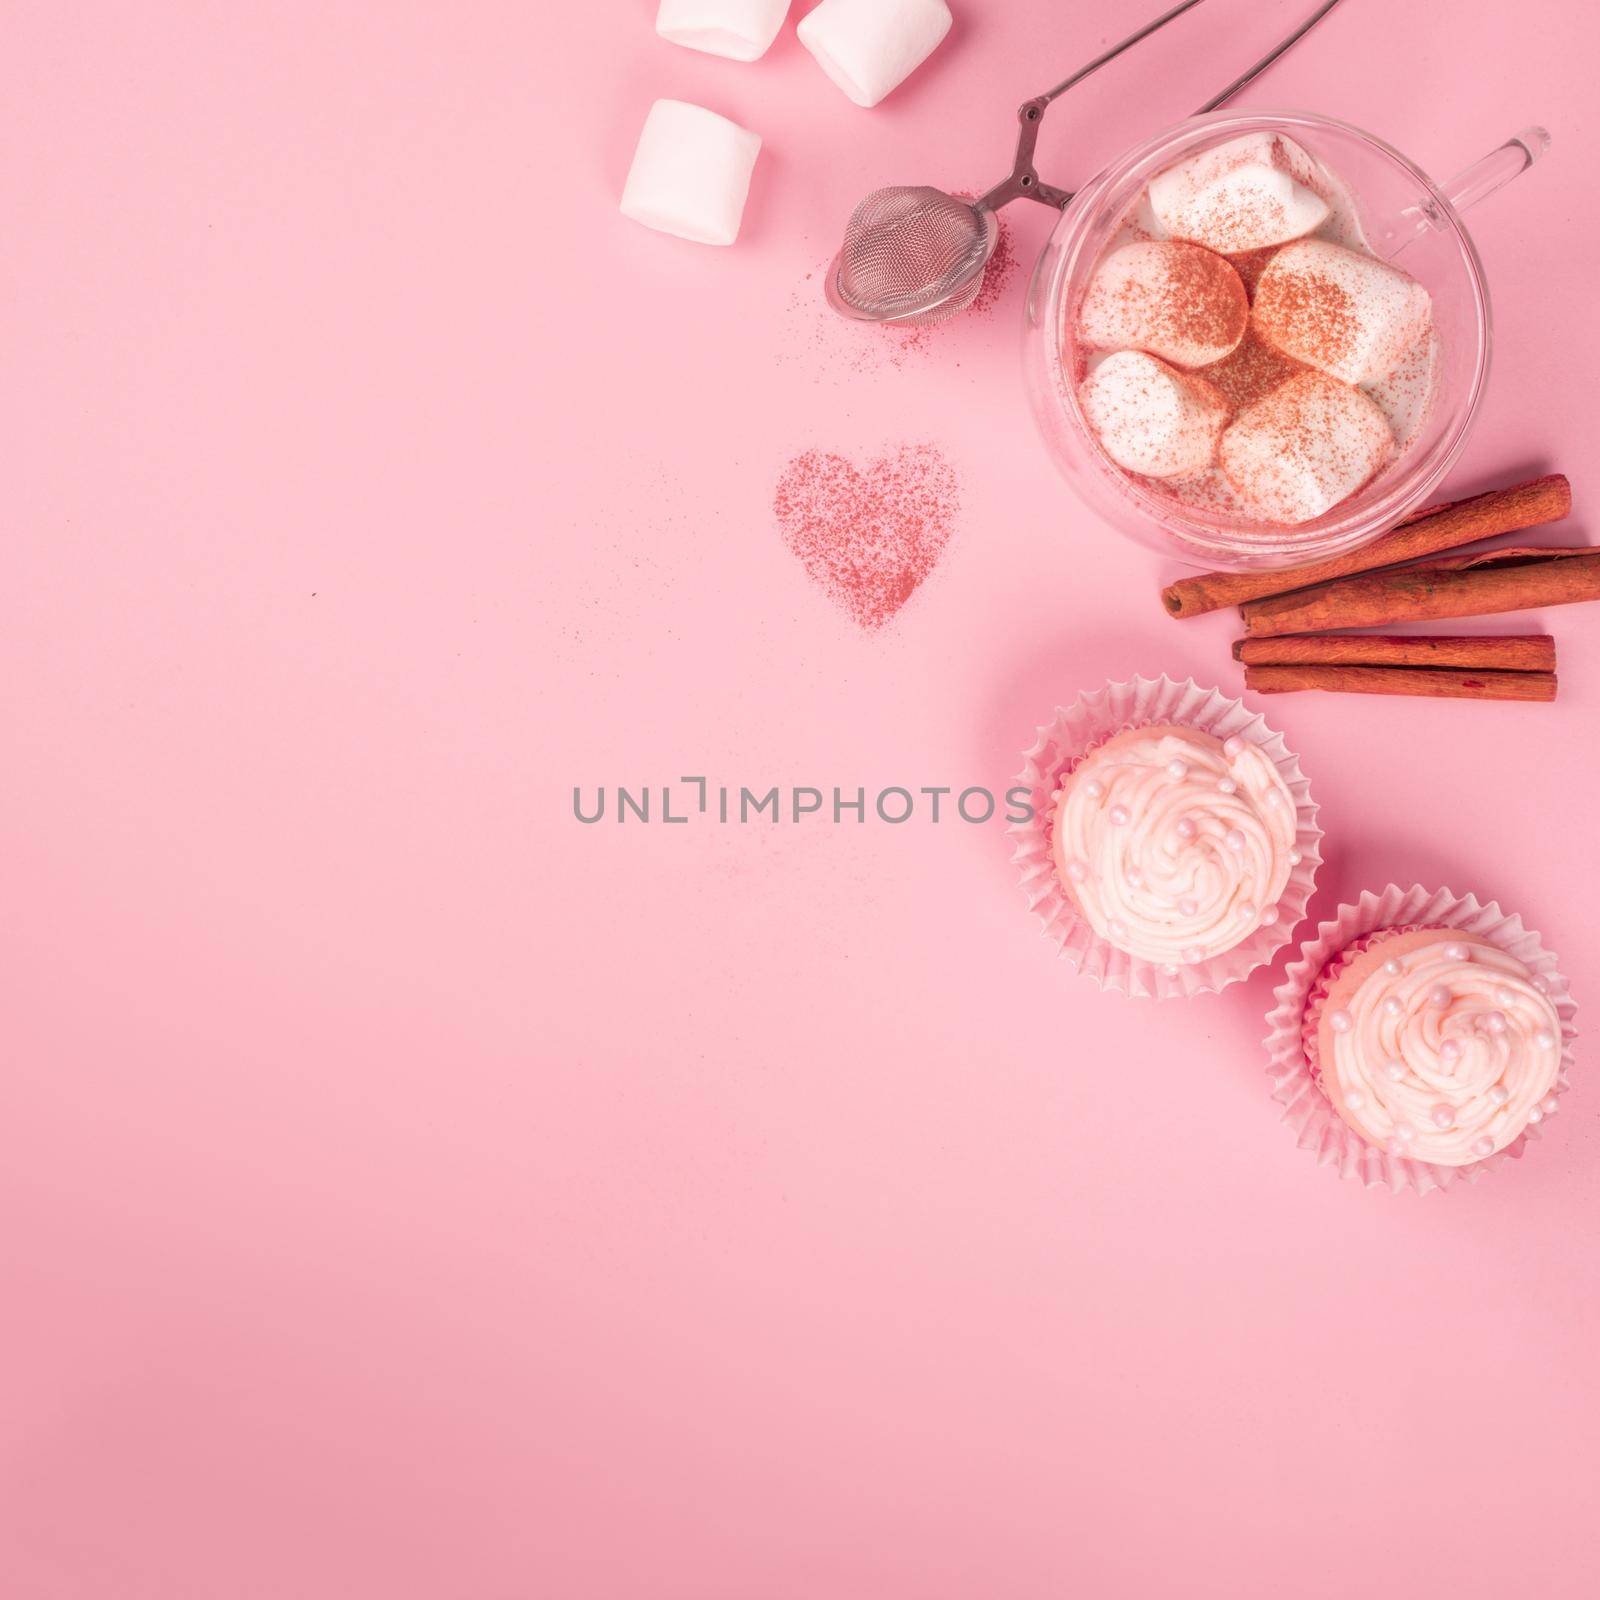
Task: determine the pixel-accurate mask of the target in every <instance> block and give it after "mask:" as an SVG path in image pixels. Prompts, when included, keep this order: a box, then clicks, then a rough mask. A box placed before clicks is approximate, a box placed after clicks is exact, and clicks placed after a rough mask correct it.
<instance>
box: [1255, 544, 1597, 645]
mask: <svg viewBox="0 0 1600 1600" xmlns="http://www.w3.org/2000/svg"><path fill="white" fill-rule="evenodd" d="M1582 600H1600V550H1562V549H1529V550H1492V551H1488V552H1486V553H1485V554H1482V555H1476V556H1458V557H1455V558H1454V559H1451V560H1447V561H1441V562H1437V563H1435V564H1433V565H1431V566H1425V567H1399V568H1394V569H1391V570H1390V571H1387V572H1365V573H1361V574H1359V575H1357V576H1356V577H1353V578H1341V579H1340V580H1339V581H1338V582H1337V583H1324V584H1319V585H1318V586H1317V587H1316V588H1314V589H1297V590H1295V591H1294V592H1293V593H1291V594H1280V595H1273V596H1270V597H1269V598H1267V599H1265V600H1252V601H1250V602H1249V603H1248V604H1247V605H1243V606H1241V607H1240V608H1239V614H1240V616H1241V617H1243V618H1244V631H1245V632H1246V633H1247V634H1249V635H1251V636H1253V637H1260V636H1262V635H1265V634H1280V633H1321V632H1324V631H1327V630H1330V629H1335V628H1377V627H1382V626H1383V625H1384V624H1386V623H1390V622H1429V621H1432V620H1434V619H1436V618H1440V617H1484V616H1494V615H1496V614H1498V613H1500V612H1502V611H1532V610H1535V609H1537V608H1539V607H1543V606H1564V605H1572V604H1575V603H1577V602H1578V601H1582Z"/></svg>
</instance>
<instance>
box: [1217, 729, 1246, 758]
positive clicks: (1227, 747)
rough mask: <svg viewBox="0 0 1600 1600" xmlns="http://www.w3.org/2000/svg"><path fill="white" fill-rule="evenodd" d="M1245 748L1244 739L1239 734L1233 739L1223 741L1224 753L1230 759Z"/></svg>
mask: <svg viewBox="0 0 1600 1600" xmlns="http://www.w3.org/2000/svg"><path fill="white" fill-rule="evenodd" d="M1243 749H1244V740H1243V739H1241V738H1240V737H1239V735H1238V734H1234V735H1233V737H1232V738H1231V739H1224V740H1223V741H1222V753H1223V755H1225V756H1227V757H1228V758H1229V759H1230V760H1231V759H1232V758H1233V757H1234V756H1236V755H1238V754H1239V752H1240V751H1241V750H1243Z"/></svg>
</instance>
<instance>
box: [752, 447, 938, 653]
mask: <svg viewBox="0 0 1600 1600" xmlns="http://www.w3.org/2000/svg"><path fill="white" fill-rule="evenodd" d="M959 503H960V493H959V485H958V483H957V480H956V475H955V472H954V471H953V470H952V468H951V466H950V463H949V462H948V461H946V460H945V458H944V456H943V455H941V454H940V452H939V451H938V450H937V449H935V448H934V446H932V445H929V444H921V445H907V446H905V447H903V448H901V449H899V450H897V451H895V452H894V454H892V455H889V456H884V457H880V458H879V459H878V460H876V461H873V462H871V463H869V464H868V466H867V467H866V468H865V469H864V470H863V469H861V468H858V467H856V466H855V465H854V464H853V463H851V462H849V461H847V460H845V458H844V457H843V456H837V455H834V454H832V453H831V452H828V451H823V450H807V451H806V452H805V453H804V454H803V455H798V456H796V457H795V458H794V460H792V461H791V462H790V463H789V464H788V466H787V467H785V468H784V470H783V474H782V476H781V477H780V478H779V479H778V486H777V489H776V490H775V491H774V493H773V496H772V510H773V515H774V516H775V517H776V518H777V521H778V528H779V530H780V531H781V533H782V534H783V540H784V543H785V544H787V545H788V547H789V548H790V549H791V550H792V551H793V552H794V553H795V555H796V556H798V557H799V560H800V565H801V566H803V567H804V568H805V570H806V573H807V574H808V575H809V577H810V578H811V579H812V581H813V582H814V583H816V584H817V585H818V587H819V588H821V589H822V591H823V593H824V594H826V595H827V596H828V598H829V599H830V600H832V601H833V602H834V603H835V604H836V605H839V606H842V607H843V608H844V609H845V611H847V612H848V613H849V614H850V616H851V617H852V618H853V619H854V620H855V622H856V623H857V624H858V625H859V626H860V627H862V628H865V629H867V630H868V631H869V632H870V631H872V630H875V629H878V628H881V627H882V626H883V625H884V624H885V623H886V622H888V621H889V620H890V618H892V617H893V616H894V614H895V613H896V612H897V611H899V609H900V608H901V606H903V605H904V604H905V603H906V601H907V600H909V599H910V598H911V596H912V595H913V594H914V593H915V592H916V589H917V586H918V585H919V584H920V583H921V582H922V580H923V579H924V578H926V577H927V576H928V574H929V573H930V572H932V571H933V569H934V567H935V566H936V565H937V564H938V561H939V557H940V556H941V555H942V554H943V553H944V547H945V545H946V544H947V543H948V542H949V539H950V533H951V530H952V528H953V527H954V524H955V516H956V511H957V509H958V507H959Z"/></svg>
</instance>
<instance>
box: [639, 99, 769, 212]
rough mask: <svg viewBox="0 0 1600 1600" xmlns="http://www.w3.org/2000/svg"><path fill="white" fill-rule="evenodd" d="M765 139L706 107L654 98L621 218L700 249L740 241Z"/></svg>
mask: <svg viewBox="0 0 1600 1600" xmlns="http://www.w3.org/2000/svg"><path fill="white" fill-rule="evenodd" d="M760 150H761V136H760V135H759V134H755V133H751V132H750V130H749V129H748V128H741V127H740V126H739V124H738V123H737V122H730V121H729V120H728V119H727V118H726V117H719V116H718V115H717V113H716V112H715V111H707V110H706V109H705V107H704V106H693V105H689V104H688V103H687V102H686V101H683V100H657V101H656V103H655V104H654V105H653V106H651V107H650V114H649V116H647V117H646V118H645V119H644V128H643V131H642V132H641V133H640V134H639V145H638V148H637V149H636V150H635V151H634V153H633V165H632V166H631V167H629V168H628V181H627V183H626V184H624V185H623V189H622V214H623V216H625V217H632V218H633V220H634V221H635V222H642V223H643V224H644V225H645V226H646V227H647V228H655V229H656V230H657V231H658V232H661V233H671V234H676V235H677V237H678V238H680V239H693V240H695V241H696V242H697V243H699V244H732V243H733V241H734V240H735V239H737V238H738V237H739V223H740V221H741V219H742V218H743V216H744V202H745V196H746V195H747V194H748V193H749V190H750V173H751V170H752V169H753V168H754V166H755V164H756V156H757V154H758V153H759V152H760Z"/></svg>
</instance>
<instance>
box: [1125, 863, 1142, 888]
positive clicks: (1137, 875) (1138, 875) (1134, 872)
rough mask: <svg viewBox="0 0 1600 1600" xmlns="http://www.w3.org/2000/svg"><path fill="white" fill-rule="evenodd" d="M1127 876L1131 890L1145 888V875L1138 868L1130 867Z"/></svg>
mask: <svg viewBox="0 0 1600 1600" xmlns="http://www.w3.org/2000/svg"><path fill="white" fill-rule="evenodd" d="M1127 876H1128V887H1129V888H1130V889H1142V888H1144V874H1143V873H1142V872H1141V871H1140V870H1139V869H1138V868H1137V867H1129V868H1128V874H1127Z"/></svg>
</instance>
